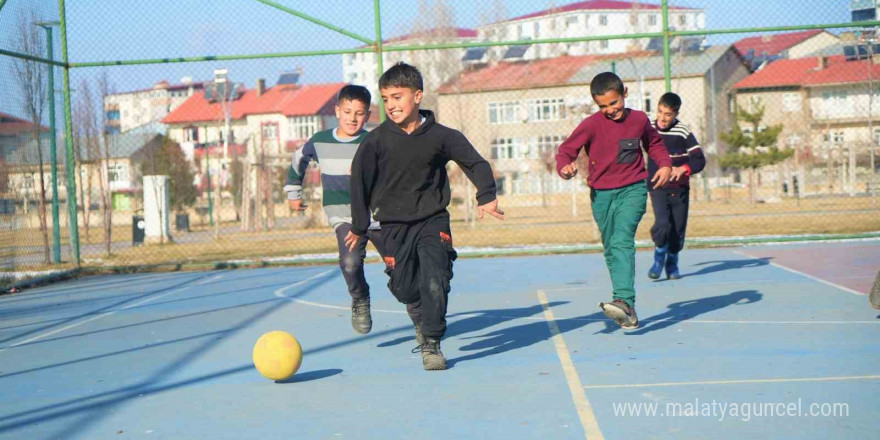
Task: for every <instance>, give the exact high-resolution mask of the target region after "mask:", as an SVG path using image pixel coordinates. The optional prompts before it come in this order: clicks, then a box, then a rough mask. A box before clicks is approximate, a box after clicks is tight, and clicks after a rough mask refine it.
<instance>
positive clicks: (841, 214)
mask: <svg viewBox="0 0 880 440" xmlns="http://www.w3.org/2000/svg"><path fill="white" fill-rule="evenodd" d="M544 201H545V200H543V199H542V198H541V197H540V196H534V197H517V198H502V199H501V201H500V202H501V206H502V207H503V208H504V210H505V211H506V213H507V216H508V219H507V220H506V221H503V222H502V221H499V220H496V219H494V218H484V219H483V220H480V221H477V222H475V223H472V224H469V223H466V222H464V221H463V220H462V219H464V217H465V216H464V211H463V209H462V208H460V207H456V208H453V209H452V210H451V213H452V217H453V224H452V230H453V236H454V239H455V244H456V246H457V247H462V246H477V247H484V246H512V245H529V244H578V243H597V242H598V241H599V236H598V231H597V230H596V228H595V225H594V224H593V221H592V215H591V212H590V210H589V203H588V196H587V195H586V194H583V193H580V194H578V195H577V213H576V215H573V214H572V206H571V196H570V195H568V194H564V195H556V196H553V197H548V198H547V199H546V203H547V206H543V202H544ZM878 205H880V203H878ZM652 223H653V215H652V213H651V209H650V206H649V207H648V211H647V214H646V215H645V218H644V219H643V220H642V223H641V225H640V226H639V229H638V232H637V238H638V239H648V238H650V237H649V229H650V226H651V224H652ZM233 225H234V224H229V225H228V226H233ZM204 229H207V228H203V227H198V228H197V229H196V230H204ZM872 231H880V206H877V205H874V204H873V202H872V200H871V199H870V198H865V197H862V198H847V197H838V198H824V199H804V200H800V202H798V201H797V200H791V199H786V200H783V201H781V202H779V203H773V204H748V203H742V202H740V203H732V202H728V201H725V200H720V201H714V202H711V203H707V202H703V201H700V200H693V199H692V201H691V209H690V220H689V224H688V237H690V238H694V237H719V236H752V235H768V234H769V235H776V234H778V235H787V234H807V233H857V232H872ZM113 235H114V242H117V241H118V242H123V241H129V240H131V226H130V225H123V226H119V227H116V228H114V231H113ZM0 240H2V243H3V250H2V252H0V258H5V257H8V256H9V255H11V254H12V253H13V252H16V251H15V249H14V248H21V247H23V246H31V247H34V246H36V247H37V248H39V247H40V246H42V238H41V236H40V232H39V230H38V229H25V230H17V231H10V230H8V229H4V230H0ZM81 240H83V241H82V242H83V243H101V242H102V241H103V231H102V230H101V229H100V228H92V229H91V231H90V237H88V240H85V237H82V238H81ZM62 241H63V242H66V241H67V233H66V231H65V232H64V234H63V238H62ZM7 243H11V246H9V245H7ZM10 248H13V250H12V251H10ZM336 251H337V250H336V239H335V237H334V234H333V232H332V230H331V229H330V228H328V227H315V228H301V229H291V228H279V229H274V230H270V231H262V232H235V233H226V234H223V235H221V236H220V238H219V239H217V240H213V241H209V242H205V243H176V244H165V245H147V246H140V247H135V248H126V249H123V250H120V251H117V252H115V253H114V254H113V255H112V256H111V257H109V258H106V257H98V256H89V255H83V259H84V263H85V264H87V265H116V266H128V265H150V264H161V263H170V262H177V263H192V262H214V261H228V260H243V259H262V258H267V257H281V256H293V255H301V254H311V253H329V254H333V253H335V252H336ZM30 252H34V251H33V250H31V251H30ZM37 252H38V251H37ZM36 267H38V265H34V266H33V267H31V266H28V267H27V268H26V269H28V270H30V269H34V268H36ZM16 269H19V270H22V269H25V268H22V267H18V268H16Z"/></svg>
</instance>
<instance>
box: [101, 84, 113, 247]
mask: <svg viewBox="0 0 880 440" xmlns="http://www.w3.org/2000/svg"><path fill="white" fill-rule="evenodd" d="M98 92H99V93H100V94H101V102H102V103H103V102H104V99H106V98H107V96H108V95H110V94H112V93H113V90H112V85H111V84H110V80H109V78H108V77H107V71H106V70H105V71H103V72H101V76H100V77H98ZM100 112H101V115H100V121H101V137H102V138H103V140H104V154H103V160H99V161H98V163H99V164H100V171H99V172H98V174H99V175H100V178H99V182H100V183H99V185H100V191H101V218H102V219H103V220H104V222H103V223H104V245H105V250H106V252H107V255H108V256H109V255H110V243H111V241H112V239H111V235H112V229H113V206H112V204H111V200H110V133H108V132H107V122H108V121H107V112H106V111H105V110H104V106H103V105H102V106H101V107H100ZM99 149H100V146H99Z"/></svg>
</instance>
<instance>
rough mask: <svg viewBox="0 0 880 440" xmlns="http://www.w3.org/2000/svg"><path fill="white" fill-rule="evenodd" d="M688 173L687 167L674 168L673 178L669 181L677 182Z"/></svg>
mask: <svg viewBox="0 0 880 440" xmlns="http://www.w3.org/2000/svg"><path fill="white" fill-rule="evenodd" d="M687 172H688V169H687V168H685V167H672V174H671V175H670V176H671V177H670V178H669V180H670V181H671V182H675V181H676V180H678V179H681V176H684V175H685V174H687Z"/></svg>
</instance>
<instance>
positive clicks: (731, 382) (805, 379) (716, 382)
mask: <svg viewBox="0 0 880 440" xmlns="http://www.w3.org/2000/svg"><path fill="white" fill-rule="evenodd" d="M877 379H880V376H878V375H869V376H832V377H802V378H791V379H785V378H780V379H743V380H704V381H696V382H658V383H627V384H618V385H587V386H585V387H584V389H591V390H595V389H599V388H650V387H677V386H689V385H737V384H750V383H786V382H834V381H841V380H877Z"/></svg>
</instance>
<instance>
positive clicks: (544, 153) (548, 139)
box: [529, 134, 565, 159]
mask: <svg viewBox="0 0 880 440" xmlns="http://www.w3.org/2000/svg"><path fill="white" fill-rule="evenodd" d="M532 139H533V140H534V145H535V149H534V151H530V154H529V156H530V157H531V158H533V159H543V158H546V157H548V156H549V157H553V156H555V155H556V148H558V147H559V144H561V143H562V141H563V140H565V136H560V135H558V134H557V135H551V136H538V137H537V138H532Z"/></svg>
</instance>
